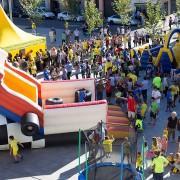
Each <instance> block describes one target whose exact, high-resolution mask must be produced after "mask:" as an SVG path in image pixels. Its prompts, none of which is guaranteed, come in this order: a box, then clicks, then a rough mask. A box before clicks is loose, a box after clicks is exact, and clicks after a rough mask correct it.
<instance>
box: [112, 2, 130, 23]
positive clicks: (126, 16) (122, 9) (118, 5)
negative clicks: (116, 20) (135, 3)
mask: <svg viewBox="0 0 180 180" xmlns="http://www.w3.org/2000/svg"><path fill="white" fill-rule="evenodd" d="M113 10H114V11H115V12H116V13H117V14H118V15H119V16H120V17H121V22H122V24H123V25H127V24H128V23H129V21H130V12H131V10H132V9H131V0H114V2H113Z"/></svg>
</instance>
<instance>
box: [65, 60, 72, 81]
mask: <svg viewBox="0 0 180 180" xmlns="http://www.w3.org/2000/svg"><path fill="white" fill-rule="evenodd" d="M65 68H66V70H67V78H68V79H71V74H72V70H73V65H72V63H71V62H70V61H68V62H67V64H66V65H65Z"/></svg>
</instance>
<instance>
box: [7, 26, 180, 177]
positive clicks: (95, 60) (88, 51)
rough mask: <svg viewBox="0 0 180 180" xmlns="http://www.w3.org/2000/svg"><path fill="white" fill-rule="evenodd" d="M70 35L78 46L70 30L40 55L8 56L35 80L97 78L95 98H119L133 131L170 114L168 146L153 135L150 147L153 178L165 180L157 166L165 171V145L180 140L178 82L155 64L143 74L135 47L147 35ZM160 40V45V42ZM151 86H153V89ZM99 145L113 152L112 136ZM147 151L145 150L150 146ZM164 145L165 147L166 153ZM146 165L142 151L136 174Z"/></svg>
mask: <svg viewBox="0 0 180 180" xmlns="http://www.w3.org/2000/svg"><path fill="white" fill-rule="evenodd" d="M72 34H73V35H74V39H75V42H74V43H72V42H71V41H70V37H69V35H70V32H69V30H68V29H66V31H65V32H64V33H63V38H62V45H61V46H60V47H59V48H56V47H52V48H51V49H50V50H47V49H46V50H45V51H44V50H42V49H40V50H39V51H38V52H35V54H36V56H34V52H33V51H32V50H31V51H30V52H28V53H27V54H26V55H24V54H23V53H19V54H16V55H15V56H14V57H12V55H11V54H9V57H8V60H9V61H10V62H12V64H13V65H14V66H15V67H18V68H20V69H21V70H23V71H25V72H28V73H30V74H31V75H33V76H34V77H37V74H38V73H41V72H43V78H44V80H47V81H48V80H54V81H56V80H70V79H72V78H76V79H79V78H92V77H93V78H95V79H96V92H97V93H96V94H97V100H102V99H105V98H106V99H107V101H108V103H110V104H111V103H114V99H115V100H116V103H117V104H119V105H120V106H121V107H122V108H125V107H127V114H128V118H129V120H130V126H131V127H134V128H135V130H136V132H137V133H139V132H143V131H144V124H145V121H147V122H148V123H149V124H150V125H152V126H153V127H154V126H156V123H157V121H159V119H158V117H159V112H160V111H164V112H165V111H168V112H170V113H171V116H170V117H169V118H168V121H167V126H166V128H167V129H166V130H167V132H168V133H167V134H166V135H163V136H162V138H161V140H160V141H161V144H163V143H162V142H164V144H166V146H163V145H162V146H159V144H160V143H159V142H160V141H158V139H157V138H154V137H153V139H152V148H151V149H150V150H151V154H153V155H152V157H153V161H152V167H153V169H154V172H155V174H156V175H155V178H154V179H155V180H156V179H158V178H159V177H160V176H161V177H162V173H163V168H160V170H159V169H158V167H159V165H158V163H159V162H162V164H163V167H164V165H167V164H168V163H169V162H167V161H166V158H164V156H166V155H167V154H166V152H167V142H168V140H170V138H171V137H172V140H173V142H175V141H176V142H178V143H179V139H178V140H177V139H175V138H176V136H175V132H176V129H178V133H179V131H180V120H179V119H178V114H177V113H176V112H175V111H174V108H175V107H176V105H177V103H179V101H180V99H179V81H178V80H177V79H172V78H173V77H172V76H171V75H170V74H167V73H163V72H161V70H160V68H159V67H155V66H154V65H153V63H152V62H151V61H150V62H149V66H148V68H147V69H146V70H145V71H141V70H142V69H141V64H140V57H141V52H140V51H138V52H136V51H135V50H134V49H132V46H133V47H136V46H138V45H142V44H145V43H147V42H149V36H148V35H142V36H140V35H138V32H137V31H135V32H134V40H133V41H132V39H131V38H132V36H131V35H132V33H131V30H130V28H127V29H124V28H123V29H120V28H119V29H117V33H116V34H115V35H112V34H111V32H110V28H109V27H105V28H104V29H100V31H99V33H98V35H96V36H93V37H91V38H89V39H86V40H82V41H81V40H80V38H79V30H78V29H76V30H75V31H74V32H73V33H72ZM55 35H56V33H55V32H54V29H51V33H50V36H52V38H51V41H52V42H53V41H56V38H55V37H53V36H55ZM159 39H160V37H159ZM159 39H157V41H156V43H157V42H160V41H159ZM132 42H133V43H132ZM162 43H163V41H162ZM132 44H133V45H132ZM142 76H143V78H142ZM151 82H152V83H151ZM150 84H152V90H151V88H150ZM149 95H150V98H149ZM163 98H165V99H166V109H162V108H161V100H162V99H163ZM126 105H127V106H126ZM172 111H173V112H172ZM148 114H149V115H148ZM149 117H150V118H149ZM178 137H179V135H178ZM101 141H102V144H103V145H109V149H106V156H107V157H110V153H111V152H112V143H113V141H114V138H113V137H112V138H109V137H107V136H103V139H101ZM125 141H126V143H125V149H126V150H125V151H124V152H125V156H127V157H128V162H129V163H130V160H129V155H130V150H129V148H130V144H129V143H128V138H126V140H125ZM145 147H147V142H146V145H145ZM163 147H166V148H164V149H163ZM179 151H180V149H179V150H178V152H177V154H176V156H175V157H176V160H175V161H174V162H175V164H176V169H177V172H179V164H180V160H179V159H180V157H179ZM162 155H163V156H162ZM16 156H17V155H16ZM157 157H158V158H159V159H160V160H158V158H157ZM142 163H143V162H142V155H141V153H140V152H138V153H137V169H138V170H141V169H142ZM177 164H178V165H177ZM177 167H178V168H177ZM174 172H175V171H174Z"/></svg>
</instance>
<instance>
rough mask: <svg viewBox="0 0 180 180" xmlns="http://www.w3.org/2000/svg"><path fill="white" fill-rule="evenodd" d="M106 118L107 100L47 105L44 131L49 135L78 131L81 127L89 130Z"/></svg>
mask: <svg viewBox="0 0 180 180" xmlns="http://www.w3.org/2000/svg"><path fill="white" fill-rule="evenodd" d="M106 118H107V102H106V101H95V102H85V103H72V104H67V105H63V104H62V105H54V106H53V105H51V106H46V107H45V109H44V132H45V135H47V134H59V133H68V132H78V130H79V128H81V129H82V130H87V129H90V128H92V127H95V126H96V125H97V123H98V122H100V121H101V120H102V121H104V122H106Z"/></svg>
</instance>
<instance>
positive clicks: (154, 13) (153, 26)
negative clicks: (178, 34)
mask: <svg viewBox="0 0 180 180" xmlns="http://www.w3.org/2000/svg"><path fill="white" fill-rule="evenodd" d="M146 7H147V18H146V19H145V29H146V31H147V32H148V33H149V34H150V36H151V38H153V37H154V36H156V35H157V33H158V29H160V28H162V24H161V23H160V21H161V20H162V19H163V12H162V11H161V4H160V1H159V0H158V1H157V2H156V3H154V2H152V1H151V0H148V2H147V4H146Z"/></svg>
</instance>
